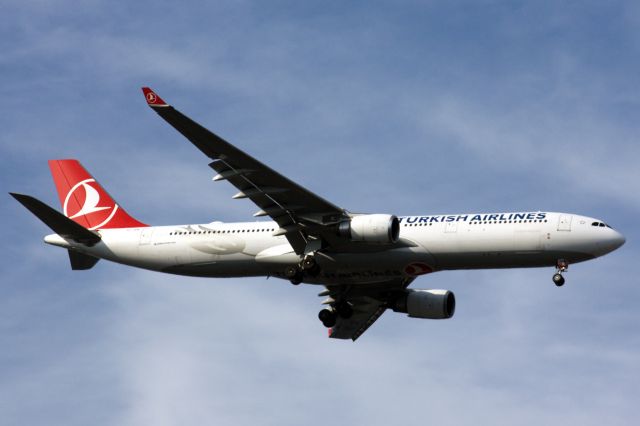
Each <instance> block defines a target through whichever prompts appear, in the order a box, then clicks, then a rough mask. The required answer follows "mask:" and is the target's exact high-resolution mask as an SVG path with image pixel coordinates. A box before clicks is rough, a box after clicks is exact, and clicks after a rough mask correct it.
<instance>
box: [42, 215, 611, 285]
mask: <svg viewBox="0 0 640 426" xmlns="http://www.w3.org/2000/svg"><path fill="white" fill-rule="evenodd" d="M400 220H401V226H400V240H399V241H398V243H396V244H392V245H380V246H377V247H374V248H372V247H371V245H367V246H366V248H364V247H363V250H362V251H360V250H358V246H357V244H356V245H355V246H354V247H355V250H352V251H349V252H341V253H336V252H334V253H323V255H321V256H318V257H317V259H318V263H319V265H320V270H321V272H320V274H319V275H317V276H316V277H313V278H311V277H309V278H307V279H305V281H304V282H307V283H312V284H361V283H374V282H379V281H386V280H388V279H389V278H395V277H407V278H410V277H415V276H417V275H422V274H425V273H428V272H434V271H438V270H450V269H483V268H516V267H540V266H555V265H556V264H557V262H558V260H560V259H562V260H564V261H566V262H567V263H569V264H570V263H576V262H581V261H584V260H588V259H593V258H595V257H598V256H602V255H604V254H606V253H609V252H610V251H613V250H615V249H616V248H618V247H619V246H620V245H622V244H623V243H624V237H623V236H622V235H621V234H620V233H619V232H617V231H615V230H614V229H612V228H610V227H608V226H607V225H605V224H604V223H603V222H602V221H599V220H597V219H593V218H589V217H585V216H579V215H572V214H564V213H548V212H535V213H497V214H463V215H430V216H405V217H402V218H401V219H400ZM277 229H278V225H277V224H276V223H275V222H240V223H222V222H213V223H208V224H202V225H180V226H155V227H144V228H127V229H105V230H101V231H100V235H101V237H102V240H101V241H100V242H99V243H98V244H96V245H95V246H93V247H86V246H83V245H81V244H74V243H71V242H68V241H66V240H64V239H62V238H61V237H59V236H57V235H55V234H54V235H50V236H48V237H46V238H45V241H46V242H48V243H50V244H54V245H58V246H62V247H66V248H73V249H75V250H77V251H80V252H83V253H85V254H89V255H92V256H95V257H99V258H102V259H107V260H111V261H114V262H118V263H123V264H127V265H131V266H136V267H140V268H145V269H150V270H155V271H162V272H169V273H175V274H181V275H191V276H204V277H245V276H265V275H267V276H276V277H283V271H284V268H285V267H286V266H288V265H295V264H297V263H298V262H299V261H300V256H299V255H297V254H296V253H295V252H294V251H293V249H292V247H291V246H290V245H289V243H288V241H287V239H286V238H285V237H284V236H273V235H272V234H273V232H274V231H276V230H277Z"/></svg>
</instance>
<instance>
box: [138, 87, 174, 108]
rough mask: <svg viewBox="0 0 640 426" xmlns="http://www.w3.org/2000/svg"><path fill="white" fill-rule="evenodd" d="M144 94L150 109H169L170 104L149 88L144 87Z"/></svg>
mask: <svg viewBox="0 0 640 426" xmlns="http://www.w3.org/2000/svg"><path fill="white" fill-rule="evenodd" d="M142 93H144V98H145V99H146V100H147V104H148V105H149V106H150V107H167V106H169V104H168V103H166V102H165V101H163V100H162V98H161V97H160V96H158V95H156V93H155V92H154V91H153V90H151V88H149V87H143V88H142Z"/></svg>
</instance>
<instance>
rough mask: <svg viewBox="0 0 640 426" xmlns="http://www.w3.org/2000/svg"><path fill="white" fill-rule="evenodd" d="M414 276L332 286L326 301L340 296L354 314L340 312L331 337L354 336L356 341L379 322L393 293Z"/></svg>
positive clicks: (334, 299)
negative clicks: (350, 285) (345, 287)
mask: <svg viewBox="0 0 640 426" xmlns="http://www.w3.org/2000/svg"><path fill="white" fill-rule="evenodd" d="M412 281H413V279H402V280H394V281H389V282H384V283H378V284H374V285H359V286H355V287H352V288H350V289H347V290H346V291H345V290H344V289H343V288H342V287H328V288H327V291H326V292H323V293H320V295H322V296H326V295H329V296H330V297H329V299H327V300H326V301H325V302H324V303H332V302H335V301H336V300H341V301H343V302H348V303H349V304H350V305H351V307H352V309H353V314H352V315H351V316H350V317H349V318H342V317H340V316H338V319H337V320H336V324H335V325H334V326H333V327H332V328H330V329H329V337H331V338H333V339H351V340H353V341H354V342H355V341H356V339H357V338H358V337H360V336H361V335H362V334H363V333H364V332H365V331H367V330H368V329H369V327H371V325H372V324H373V323H374V322H376V320H377V319H378V318H380V316H381V315H382V314H383V313H384V311H385V310H386V309H387V307H388V306H389V299H390V297H391V296H392V295H393V294H394V293H395V292H397V291H400V290H402V289H404V288H406V287H407V286H408V285H409V284H411V282H412Z"/></svg>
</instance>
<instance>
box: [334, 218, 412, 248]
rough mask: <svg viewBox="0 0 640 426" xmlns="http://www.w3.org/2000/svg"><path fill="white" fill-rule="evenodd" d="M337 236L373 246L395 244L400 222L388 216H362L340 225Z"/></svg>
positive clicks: (398, 235) (398, 236) (398, 234)
mask: <svg viewBox="0 0 640 426" xmlns="http://www.w3.org/2000/svg"><path fill="white" fill-rule="evenodd" d="M338 235H340V236H341V237H346V238H349V239H351V241H362V242H367V243H373V244H390V243H395V242H397V241H398V238H400V221H399V220H398V218H397V217H396V216H394V215H389V214H363V215H359V216H354V217H352V218H351V219H350V220H348V221H345V222H342V223H340V225H339V227H338Z"/></svg>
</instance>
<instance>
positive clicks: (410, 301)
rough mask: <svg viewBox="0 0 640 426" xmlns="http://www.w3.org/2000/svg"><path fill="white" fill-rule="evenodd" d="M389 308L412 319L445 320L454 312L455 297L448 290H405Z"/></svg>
mask: <svg viewBox="0 0 640 426" xmlns="http://www.w3.org/2000/svg"><path fill="white" fill-rule="evenodd" d="M391 308H392V309H393V310H394V311H395V312H403V313H405V314H409V316H410V317H414V318H426V319H447V318H451V317H452V316H453V313H454V312H455V310H456V297H455V296H454V294H453V293H452V292H451V291H449V290H406V291H404V292H403V293H401V294H399V295H398V296H397V298H396V299H395V300H394V301H393V303H392V306H391Z"/></svg>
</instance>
